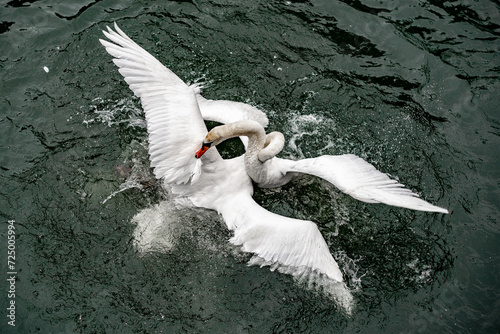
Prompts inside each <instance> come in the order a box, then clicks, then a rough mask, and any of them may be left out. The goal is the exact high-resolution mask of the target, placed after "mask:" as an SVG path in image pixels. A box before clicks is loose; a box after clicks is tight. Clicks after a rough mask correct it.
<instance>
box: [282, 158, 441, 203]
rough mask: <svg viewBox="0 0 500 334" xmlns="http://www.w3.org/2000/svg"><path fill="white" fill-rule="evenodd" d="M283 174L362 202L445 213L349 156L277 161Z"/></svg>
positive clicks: (359, 159)
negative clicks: (308, 178)
mask: <svg viewBox="0 0 500 334" xmlns="http://www.w3.org/2000/svg"><path fill="white" fill-rule="evenodd" d="M278 161H279V162H281V163H280V165H281V166H282V168H283V169H282V170H283V171H290V172H300V173H307V174H312V175H315V176H318V177H320V178H322V179H325V180H327V181H328V182H330V183H332V184H333V185H335V186H336V187H337V188H339V189H340V190H341V191H342V192H344V193H346V194H348V195H350V196H352V197H354V198H356V199H358V200H360V201H363V202H366V203H384V204H388V205H393V206H399V207H403V208H408V209H413V210H419V211H430V212H442V213H448V210H446V209H443V208H440V207H438V206H435V205H432V204H430V203H427V202H426V201H424V200H422V199H420V198H419V197H418V195H417V194H415V193H414V192H412V191H410V190H408V189H406V188H404V185H402V184H401V183H398V182H397V181H396V180H393V179H391V178H389V176H387V174H384V173H382V172H380V171H378V170H377V169H376V168H375V167H373V165H371V164H369V163H368V162H366V161H365V160H363V159H361V158H359V157H357V156H355V155H353V154H345V155H338V156H332V155H324V156H321V157H318V158H312V159H304V160H299V161H296V162H289V161H287V160H282V159H279V160H278Z"/></svg>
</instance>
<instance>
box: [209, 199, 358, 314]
mask: <svg viewBox="0 0 500 334" xmlns="http://www.w3.org/2000/svg"><path fill="white" fill-rule="evenodd" d="M217 209H218V211H219V212H220V213H221V214H222V216H223V218H224V220H225V222H226V224H227V226H228V228H229V229H230V230H232V231H233V232H234V237H232V238H231V239H230V242H231V243H232V244H234V245H236V246H240V247H241V249H242V250H243V251H245V252H249V253H252V254H254V256H253V257H252V258H251V260H250V262H249V264H250V265H260V266H261V267H262V266H267V265H269V266H270V267H271V270H278V271H279V272H282V273H285V274H290V275H292V276H294V277H295V278H297V279H298V280H299V281H301V280H302V281H306V282H310V283H313V284H312V286H315V287H317V288H319V289H321V290H322V291H323V292H324V293H326V294H327V295H329V296H331V297H333V298H334V300H335V301H336V302H337V303H338V304H339V305H340V306H341V307H342V308H343V309H344V310H345V311H346V312H347V313H349V314H350V313H351V311H352V309H353V306H354V301H353V297H352V294H351V292H350V291H349V289H348V288H347V286H346V285H345V283H344V281H343V278H342V273H341V271H340V270H339V266H338V265H337V262H335V260H334V259H333V257H332V255H331V253H330V250H329V249H328V245H327V244H326V242H325V240H324V239H323V236H322V235H321V233H320V232H319V230H318V227H317V226H316V224H314V223H313V222H311V221H305V220H299V219H293V218H287V217H283V216H280V215H277V214H274V213H271V212H269V211H267V210H266V209H264V208H262V207H261V206H260V205H258V204H257V203H255V201H254V200H253V199H252V197H251V195H250V194H249V193H246V192H244V191H240V192H238V193H236V194H232V195H231V198H230V199H228V200H226V201H224V202H223V203H222V204H221V205H220V206H219V207H218V208H217Z"/></svg>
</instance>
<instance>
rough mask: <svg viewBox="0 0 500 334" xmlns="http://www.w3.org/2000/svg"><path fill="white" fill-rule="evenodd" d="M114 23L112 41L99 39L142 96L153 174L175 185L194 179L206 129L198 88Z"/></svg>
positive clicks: (108, 32) (108, 36) (198, 169)
mask: <svg viewBox="0 0 500 334" xmlns="http://www.w3.org/2000/svg"><path fill="white" fill-rule="evenodd" d="M114 27H115V30H116V32H115V31H113V30H112V29H110V28H109V27H108V31H107V32H106V31H103V32H104V35H105V36H106V37H107V38H108V39H109V40H110V41H112V42H113V43H111V42H109V41H105V40H100V42H101V43H102V45H104V47H105V48H106V51H108V53H109V54H111V55H112V56H113V57H114V59H113V62H114V63H115V64H116V65H117V66H118V67H119V72H120V73H121V74H122V75H123V77H124V78H125V81H126V82H127V83H128V84H129V86H130V89H132V91H133V92H134V93H135V95H137V96H138V97H139V98H140V99H141V103H142V106H143V109H144V112H145V114H146V121H147V127H148V133H149V155H150V160H151V166H152V167H154V173H155V176H156V177H157V178H162V177H164V178H165V180H166V181H167V182H169V183H175V184H184V183H187V182H190V181H191V182H195V181H196V180H197V178H198V177H199V175H200V171H201V161H200V160H199V159H196V158H195V156H194V155H195V153H196V151H197V150H198V149H199V148H200V146H201V142H202V140H203V138H204V137H205V135H206V134H207V129H206V127H205V123H204V122H203V119H202V117H201V114H200V110H199V107H198V103H197V100H196V94H195V92H194V91H193V89H192V88H190V87H189V86H187V85H186V84H185V83H184V82H183V81H182V80H181V79H180V78H179V77H177V76H176V75H175V74H174V73H173V72H172V71H170V70H169V69H168V68H166V67H165V66H163V65H162V64H161V63H160V62H159V61H158V60H157V59H156V58H154V57H153V56H152V55H151V54H149V53H148V52H147V51H145V50H144V49H143V48H141V47H140V46H139V45H137V44H136V43H135V42H133V41H132V40H131V39H130V38H129V37H128V36H127V35H126V34H125V33H124V32H123V31H121V30H120V29H119V28H118V26H117V25H116V24H115V26H114ZM211 151H212V152H215V150H211ZM211 154H214V153H211Z"/></svg>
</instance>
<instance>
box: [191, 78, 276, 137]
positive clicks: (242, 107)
mask: <svg viewBox="0 0 500 334" xmlns="http://www.w3.org/2000/svg"><path fill="white" fill-rule="evenodd" d="M190 87H191V88H192V89H193V90H194V91H195V92H196V98H197V99H198V105H199V106H200V111H201V115H202V116H203V119H204V120H207V121H214V122H219V123H222V124H229V123H234V122H237V121H243V120H253V121H256V122H258V123H259V124H260V125H262V126H263V127H267V125H268V123H269V120H268V118H267V116H266V114H264V113H263V112H262V111H261V110H259V109H257V108H256V107H254V106H251V105H250V104H247V103H243V102H235V101H228V100H208V99H206V98H204V97H203V96H201V86H200V85H198V84H194V85H191V86H190Z"/></svg>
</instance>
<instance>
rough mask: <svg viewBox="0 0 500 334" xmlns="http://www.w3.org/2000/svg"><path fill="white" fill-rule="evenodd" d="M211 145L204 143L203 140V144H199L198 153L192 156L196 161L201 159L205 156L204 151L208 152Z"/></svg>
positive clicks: (210, 143)
mask: <svg viewBox="0 0 500 334" xmlns="http://www.w3.org/2000/svg"><path fill="white" fill-rule="evenodd" d="M212 144H213V142H206V141H205V140H203V143H202V144H201V148H200V149H199V150H198V152H196V154H195V155H194V156H195V157H196V159H199V158H201V156H202V155H203V154H205V152H206V151H208V149H209V148H210V147H212Z"/></svg>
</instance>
